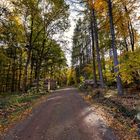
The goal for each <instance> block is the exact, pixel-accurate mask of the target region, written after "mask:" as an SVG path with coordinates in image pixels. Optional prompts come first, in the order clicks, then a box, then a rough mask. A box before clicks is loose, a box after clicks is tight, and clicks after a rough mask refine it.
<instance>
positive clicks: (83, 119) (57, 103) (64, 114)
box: [4, 88, 116, 140]
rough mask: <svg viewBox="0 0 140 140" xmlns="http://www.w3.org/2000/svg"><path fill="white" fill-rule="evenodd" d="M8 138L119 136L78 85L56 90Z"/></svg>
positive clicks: (95, 139) (99, 139)
mask: <svg viewBox="0 0 140 140" xmlns="http://www.w3.org/2000/svg"><path fill="white" fill-rule="evenodd" d="M4 140H116V138H115V136H114V134H113V132H112V131H111V130H110V129H109V128H108V127H107V125H106V123H105V121H104V120H103V119H102V117H101V116H99V115H98V114H96V110H95V109H94V108H93V107H92V108H91V107H90V106H89V105H88V104H87V103H85V101H84V100H83V99H82V98H81V96H80V95H79V94H78V91H77V90H76V89H74V88H67V89H63V90H58V91H55V92H54V93H52V95H51V96H50V97H49V98H48V99H47V101H46V102H44V103H42V104H41V105H40V106H38V107H37V108H36V109H34V111H33V113H32V114H31V115H30V116H29V117H28V118H27V119H25V120H24V121H22V122H21V123H19V124H17V125H16V126H15V127H14V128H13V129H12V130H11V131H10V132H9V133H8V134H7V136H5V138H4Z"/></svg>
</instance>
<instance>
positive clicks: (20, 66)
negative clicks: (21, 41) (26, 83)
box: [18, 50, 22, 91]
mask: <svg viewBox="0 0 140 140" xmlns="http://www.w3.org/2000/svg"><path fill="white" fill-rule="evenodd" d="M19 64H20V65H19V77H18V90H19V91H20V86H21V76H22V50H21V54H20V60H19Z"/></svg>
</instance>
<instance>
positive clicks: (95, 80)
mask: <svg viewBox="0 0 140 140" xmlns="http://www.w3.org/2000/svg"><path fill="white" fill-rule="evenodd" d="M91 13H92V10H91ZM90 16H91V18H90V20H91V25H90V28H91V39H92V59H93V60H92V63H93V81H94V84H95V86H96V85H97V77H96V63H95V59H96V58H95V45H94V31H93V17H92V14H91V15H90Z"/></svg>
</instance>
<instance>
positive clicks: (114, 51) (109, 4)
mask: <svg viewBox="0 0 140 140" xmlns="http://www.w3.org/2000/svg"><path fill="white" fill-rule="evenodd" d="M108 13H109V21H110V33H111V45H112V50H113V58H114V72H115V74H116V80H117V89H118V94H119V95H122V94H123V90H122V81H121V77H120V74H119V67H118V65H119V61H118V54H117V47H116V42H115V29H114V23H113V14H112V1H111V0H108Z"/></svg>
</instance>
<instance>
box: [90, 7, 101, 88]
mask: <svg viewBox="0 0 140 140" xmlns="http://www.w3.org/2000/svg"><path fill="white" fill-rule="evenodd" d="M92 16H93V25H94V26H93V31H94V39H95V45H96V53H97V63H98V71H99V77H100V85H101V87H102V88H103V87H104V80H103V73H102V65H101V58H100V49H99V42H98V27H97V19H96V16H95V10H94V8H92Z"/></svg>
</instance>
